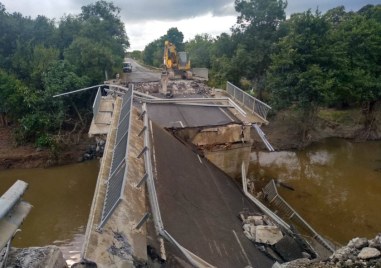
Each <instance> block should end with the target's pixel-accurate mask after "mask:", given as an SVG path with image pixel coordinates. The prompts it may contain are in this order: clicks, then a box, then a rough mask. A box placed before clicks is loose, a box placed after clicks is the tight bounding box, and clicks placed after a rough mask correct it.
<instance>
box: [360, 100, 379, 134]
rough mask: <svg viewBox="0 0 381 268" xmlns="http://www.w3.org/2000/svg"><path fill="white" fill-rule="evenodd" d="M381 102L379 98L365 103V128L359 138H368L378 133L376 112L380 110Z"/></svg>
mask: <svg viewBox="0 0 381 268" xmlns="http://www.w3.org/2000/svg"><path fill="white" fill-rule="evenodd" d="M380 104H381V101H379V100H375V101H367V102H364V103H363V108H362V113H363V116H364V128H363V130H362V131H361V133H360V135H359V136H358V139H359V140H368V139H371V138H372V137H373V135H376V134H377V124H376V112H377V111H378V110H379V108H380V107H379V106H380Z"/></svg>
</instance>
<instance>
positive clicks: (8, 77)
mask: <svg viewBox="0 0 381 268" xmlns="http://www.w3.org/2000/svg"><path fill="white" fill-rule="evenodd" d="M119 13H120V10H119V8H118V7H116V6H115V5H114V4H113V3H111V2H106V1H103V0H101V1H97V2H95V3H92V4H90V5H87V6H84V7H82V13H81V14H79V15H67V16H66V17H63V18H62V19H61V20H59V21H58V22H56V21H54V20H50V19H48V18H46V17H44V16H38V17H37V18H35V19H32V18H30V17H23V16H22V15H21V14H19V13H13V14H10V13H7V12H6V10H5V7H4V5H2V4H0V32H1V34H0V110H1V111H5V112H6V113H7V116H8V117H9V118H10V119H11V121H12V122H13V124H16V125H18V126H19V127H18V128H17V129H16V133H15V134H16V138H17V140H18V142H19V143H25V142H34V143H36V144H37V145H38V146H47V147H50V148H51V149H52V148H53V147H54V146H55V145H54V142H53V141H54V139H53V138H52V134H53V133H54V132H56V131H57V130H58V129H62V128H65V127H67V126H68V124H67V123H65V122H66V121H69V120H67V119H69V118H73V117H79V118H80V121H81V123H82V124H84V123H85V120H83V118H82V116H81V115H80V114H81V113H83V111H85V110H89V108H90V105H89V104H90V103H91V102H92V100H93V96H92V92H84V93H81V94H78V95H75V96H71V97H68V98H53V95H55V94H58V93H62V92H67V91H71V90H75V89H79V88H82V87H85V86H88V85H89V84H95V83H99V82H102V81H103V80H104V77H105V73H108V74H113V73H114V72H115V71H116V70H119V69H120V66H121V63H122V61H123V57H124V54H125V51H126V49H127V48H128V46H129V41H128V37H127V35H126V32H125V28H124V23H123V22H122V21H121V19H120V17H119Z"/></svg>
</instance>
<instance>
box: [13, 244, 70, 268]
mask: <svg viewBox="0 0 381 268" xmlns="http://www.w3.org/2000/svg"><path fill="white" fill-rule="evenodd" d="M6 267H28V268H40V267H47V268H55V267H57V268H61V267H62V268H63V267H67V265H66V262H65V260H64V258H63V256H62V252H61V250H60V249H59V248H58V247H56V246H46V247H31V248H19V249H18V248H11V251H10V252H9V256H8V261H7V264H6Z"/></svg>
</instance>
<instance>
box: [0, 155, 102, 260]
mask: <svg viewBox="0 0 381 268" xmlns="http://www.w3.org/2000/svg"><path fill="white" fill-rule="evenodd" d="M98 169H99V161H98V160H94V161H89V162H84V163H79V164H73V165H66V166H60V167H54V168H47V169H43V168H35V169H12V170H3V171H0V195H2V194H3V193H4V192H5V191H6V190H7V189H8V188H9V187H10V186H11V185H12V184H13V183H14V182H15V181H16V180H17V179H20V180H24V181H25V182H27V183H28V184H29V188H28V190H27V191H26V194H25V195H24V200H26V201H28V202H29V203H31V204H32V205H33V208H32V210H31V212H30V214H29V215H28V217H27V218H26V220H25V222H24V224H23V225H22V227H21V229H22V232H19V233H17V235H16V237H15V239H14V240H13V242H12V245H13V246H15V247H31V246H45V245H57V246H59V247H60V248H61V249H62V250H63V251H64V254H65V257H66V258H76V257H78V255H79V250H80V248H81V244H82V241H83V236H84V232H85V228H86V224H87V219H88V216H89V212H90V206H91V201H92V198H93V194H94V189H95V183H96V179H97V176H98Z"/></svg>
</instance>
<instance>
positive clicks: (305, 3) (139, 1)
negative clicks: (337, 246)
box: [0, 0, 381, 50]
mask: <svg viewBox="0 0 381 268" xmlns="http://www.w3.org/2000/svg"><path fill="white" fill-rule="evenodd" d="M0 2H1V3H2V4H4V5H5V8H6V10H7V11H8V12H10V13H12V12H20V13H21V14H23V15H24V16H31V17H36V16H37V15H44V16H46V17H48V18H57V19H59V18H61V17H62V16H63V15H65V14H79V13H80V12H81V6H84V5H87V4H89V3H94V2H96V1H91V0H0ZM113 2H114V3H115V5H116V6H118V7H120V8H121V19H122V20H123V21H124V22H125V24H126V32H127V35H128V37H129V39H130V43H131V48H130V50H134V49H138V50H142V49H144V47H145V45H147V44H148V43H149V42H151V41H153V40H155V39H157V38H159V37H160V36H162V35H164V34H165V33H166V32H167V30H168V29H169V28H171V27H177V28H178V29H179V30H180V31H181V32H183V34H184V36H185V40H188V39H191V38H193V37H194V36H195V35H196V34H200V33H208V34H211V35H213V36H216V35H218V34H220V33H222V32H229V31H230V28H231V27H232V26H233V25H234V24H235V22H236V18H237V14H236V13H235V10H234V0H114V1H113ZM366 4H373V5H377V4H381V0H288V7H287V9H286V12H287V14H288V15H289V14H292V13H295V12H302V11H305V10H307V9H309V8H311V9H313V10H314V9H316V8H317V7H318V8H319V10H321V11H323V12H324V11H326V10H328V9H331V8H334V7H337V6H340V5H344V6H345V8H346V10H347V11H350V10H353V11H356V10H358V9H359V8H361V7H362V6H364V5H366Z"/></svg>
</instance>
